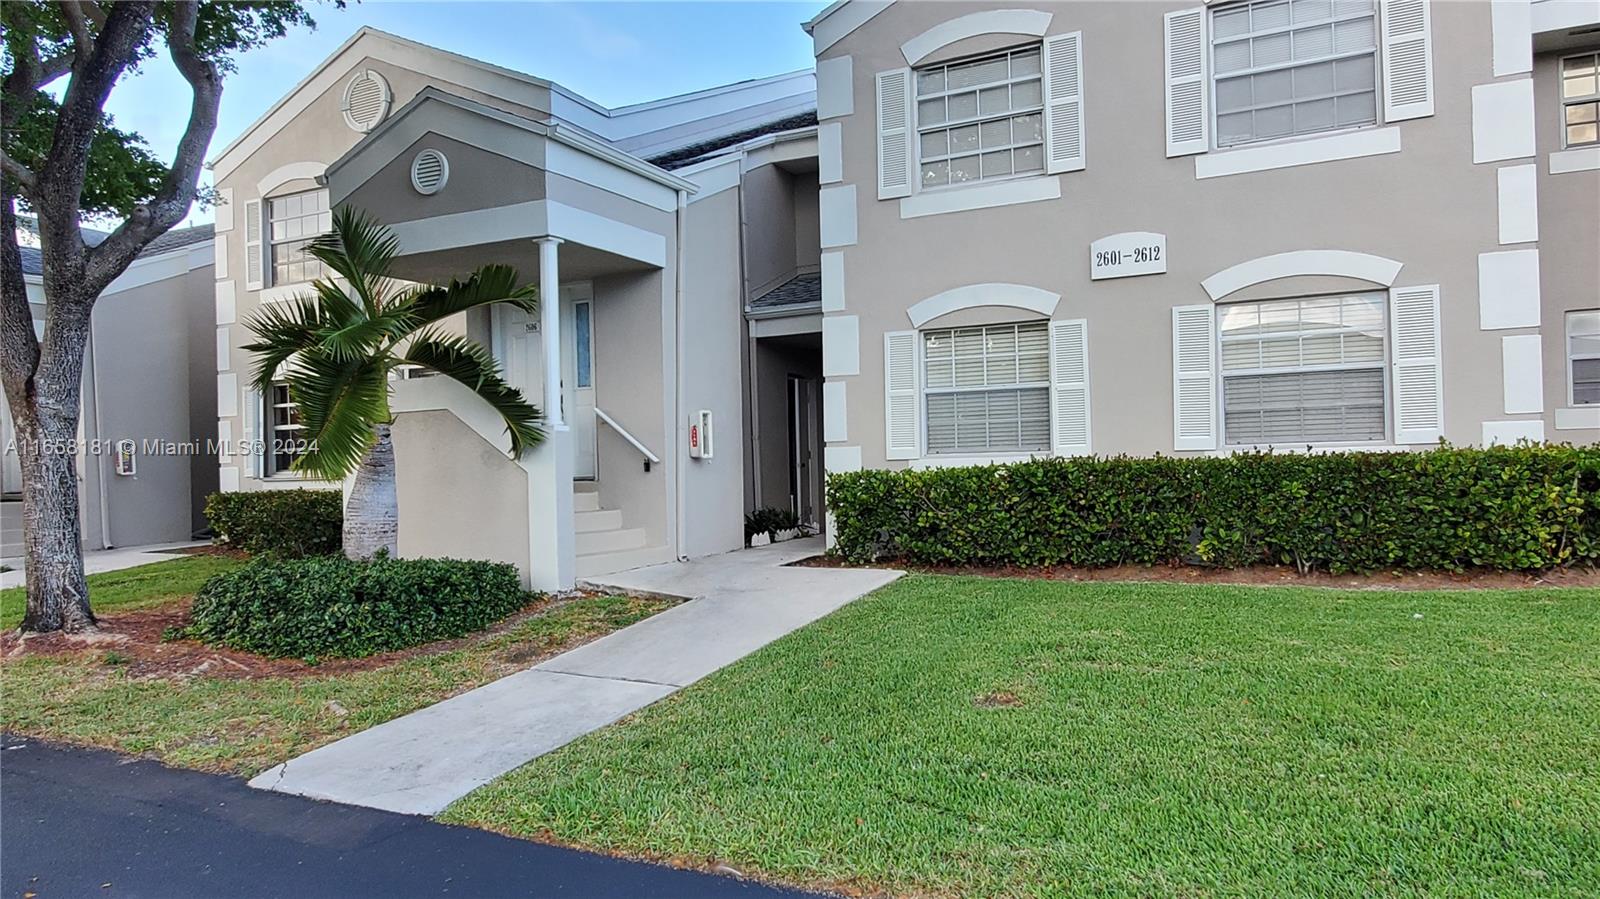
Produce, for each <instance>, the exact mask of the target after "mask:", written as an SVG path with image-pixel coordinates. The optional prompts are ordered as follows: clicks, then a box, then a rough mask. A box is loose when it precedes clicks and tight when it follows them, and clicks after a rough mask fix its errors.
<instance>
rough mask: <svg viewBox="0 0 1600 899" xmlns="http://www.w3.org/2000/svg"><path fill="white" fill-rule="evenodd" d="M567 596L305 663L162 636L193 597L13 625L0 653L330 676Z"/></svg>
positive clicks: (142, 670)
mask: <svg viewBox="0 0 1600 899" xmlns="http://www.w3.org/2000/svg"><path fill="white" fill-rule="evenodd" d="M570 600H571V597H563V598H555V599H550V598H544V599H540V600H537V601H535V602H532V603H530V604H528V606H526V607H525V608H523V609H522V611H520V612H517V613H516V614H515V615H512V616H510V617H508V618H506V619H504V620H502V621H501V622H499V623H498V624H496V625H494V626H493V627H491V628H489V629H488V630H485V631H480V632H478V633H476V634H472V635H471V636H467V637H461V638H459V639H455V640H441V641H438V642H436V643H427V644H424V645H422V646H413V647H411V648H409V649H400V650H395V651H394V652H385V653H380V654H378V655H372V656H367V657H365V658H359V659H326V660H323V661H321V662H319V663H318V664H315V665H312V664H309V663H307V662H304V661H302V660H300V659H272V658H267V657H266V656H259V655H256V654H254V653H250V652H243V651H240V650H234V649H226V648H222V647H216V646H208V645H206V644H204V643H200V642H198V641H196V640H163V639H162V635H163V634H165V633H166V632H167V631H168V629H169V628H178V627H183V626H184V625H186V624H188V623H189V609H190V607H191V606H192V605H193V604H194V601H193V600H192V599H184V600H180V601H178V602H173V603H169V604H166V605H163V606H159V607H156V608H150V609H138V610H135V611H131V612H112V613H109V614H106V615H102V616H100V629H99V631H98V632H97V633H94V634H89V635H67V634H61V633H52V634H31V635H28V636H26V637H23V636H20V635H19V634H18V632H16V631H14V630H13V631H7V632H6V633H5V634H0V657H3V658H5V659H14V658H19V657H22V656H67V655H75V654H79V653H93V654H98V655H105V654H108V653H116V654H117V655H118V656H120V657H121V658H122V659H124V660H125V661H124V662H123V663H122V665H123V670H125V671H126V672H127V673H128V675H129V676H131V677H150V678H190V677H212V678H223V679H228V680H249V679H253V678H263V677H287V678H309V677H330V676H333V675H340V674H351V673H354V672H358V671H369V670H371V669H374V668H382V667H384V666H386V665H392V664H394V663H395V662H399V661H402V660H404V659H408V658H412V657H415V656H423V655H435V654H438V653H443V652H449V651H451V650H453V649H458V648H463V647H466V646H470V645H473V644H476V643H480V642H483V641H485V640H489V639H492V638H493V637H495V636H496V635H498V634H501V633H504V632H506V631H508V630H511V629H512V628H515V627H516V626H517V625H518V624H521V623H522V622H523V621H526V620H527V619H529V618H531V617H534V616H537V615H543V614H545V613H547V612H549V611H551V610H552V609H554V608H555V607H557V606H558V605H561V604H564V603H566V602H569V601H570Z"/></svg>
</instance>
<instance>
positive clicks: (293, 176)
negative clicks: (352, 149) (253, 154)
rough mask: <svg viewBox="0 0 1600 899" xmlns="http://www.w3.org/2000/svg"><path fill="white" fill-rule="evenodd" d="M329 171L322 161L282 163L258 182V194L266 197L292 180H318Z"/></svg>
mask: <svg viewBox="0 0 1600 899" xmlns="http://www.w3.org/2000/svg"><path fill="white" fill-rule="evenodd" d="M327 171H328V167H327V166H325V165H323V164H322V163H320V162H291V163H289V164H287V165H280V166H278V167H277V168H275V169H273V170H272V171H270V172H268V173H267V175H266V177H264V178H262V179H261V180H260V181H257V182H256V195H257V196H261V197H264V196H266V195H267V194H269V193H271V192H273V191H275V190H277V189H278V188H280V187H282V186H283V185H285V184H288V183H289V182H290V181H300V180H316V179H317V178H321V177H322V176H323V175H324V174H326V173H327Z"/></svg>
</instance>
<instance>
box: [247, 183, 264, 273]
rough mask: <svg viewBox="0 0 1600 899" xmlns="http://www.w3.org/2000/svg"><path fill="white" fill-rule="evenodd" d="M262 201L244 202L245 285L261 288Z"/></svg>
mask: <svg viewBox="0 0 1600 899" xmlns="http://www.w3.org/2000/svg"><path fill="white" fill-rule="evenodd" d="M261 225H262V222H261V201H260V200H251V201H250V202H248V203H246V204H244V287H245V289H246V290H260V289H261V286H262V256H261Z"/></svg>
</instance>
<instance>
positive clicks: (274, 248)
mask: <svg viewBox="0 0 1600 899" xmlns="http://www.w3.org/2000/svg"><path fill="white" fill-rule="evenodd" d="M332 230H333V211H332V210H331V209H329V208H328V191H327V189H326V188H321V189H318V190H308V191H302V192H300V193H295V194H285V195H283V196H280V197H268V198H267V237H268V242H269V252H270V256H269V259H270V266H269V268H270V270H271V272H272V282H271V283H273V284H301V283H304V282H306V281H314V280H316V279H317V278H320V277H322V275H323V266H322V263H321V262H319V261H318V260H317V259H316V258H315V257H314V256H312V255H311V254H310V253H308V252H306V250H307V248H308V247H310V246H311V241H313V240H315V239H316V238H317V237H318V236H319V235H322V234H326V233H328V232H329V231H332Z"/></svg>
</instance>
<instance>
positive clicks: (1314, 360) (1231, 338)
mask: <svg viewBox="0 0 1600 899" xmlns="http://www.w3.org/2000/svg"><path fill="white" fill-rule="evenodd" d="M1384 305H1385V296H1384V294H1382V293H1362V294H1350V295H1345V296H1324V297H1306V298H1303V299H1291V300H1266V301H1262V302H1251V303H1230V304H1227V305H1222V306H1218V307H1217V334H1218V341H1219V344H1220V348H1219V349H1220V352H1219V358H1220V359H1221V360H1222V423H1223V435H1224V439H1225V441H1226V442H1227V443H1229V444H1232V445H1235V446H1238V445H1260V444H1301V443H1306V444H1309V443H1364V442H1368V443H1370V442H1380V441H1383V440H1384V439H1385V437H1386V435H1387V432H1386V430H1385V429H1386V422H1387V421H1388V415H1387V413H1386V411H1385V410H1386V395H1387V388H1386V384H1385V374H1384V369H1385V359H1386V353H1385V349H1384V334H1385V324H1384Z"/></svg>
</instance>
